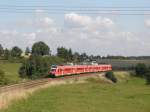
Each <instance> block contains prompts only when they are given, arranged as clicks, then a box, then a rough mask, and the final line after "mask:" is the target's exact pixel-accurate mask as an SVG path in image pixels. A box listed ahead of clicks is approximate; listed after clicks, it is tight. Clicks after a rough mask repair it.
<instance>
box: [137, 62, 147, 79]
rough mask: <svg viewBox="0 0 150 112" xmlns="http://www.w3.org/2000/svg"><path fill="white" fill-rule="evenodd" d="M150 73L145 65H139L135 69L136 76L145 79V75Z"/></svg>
mask: <svg viewBox="0 0 150 112" xmlns="http://www.w3.org/2000/svg"><path fill="white" fill-rule="evenodd" d="M148 71H149V69H148V67H147V66H146V65H145V64H144V63H139V64H137V65H136V67H135V72H136V76H138V77H145V74H146V73H147V72H148Z"/></svg>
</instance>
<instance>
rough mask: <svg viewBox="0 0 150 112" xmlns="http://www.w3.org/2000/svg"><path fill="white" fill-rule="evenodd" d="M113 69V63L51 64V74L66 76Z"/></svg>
mask: <svg viewBox="0 0 150 112" xmlns="http://www.w3.org/2000/svg"><path fill="white" fill-rule="evenodd" d="M110 70H112V66H111V65H74V66H56V65H53V66H51V70H50V72H49V74H50V75H51V76H55V77H58V76H64V75H72V74H81V73H92V72H93V73H94V72H105V71H110Z"/></svg>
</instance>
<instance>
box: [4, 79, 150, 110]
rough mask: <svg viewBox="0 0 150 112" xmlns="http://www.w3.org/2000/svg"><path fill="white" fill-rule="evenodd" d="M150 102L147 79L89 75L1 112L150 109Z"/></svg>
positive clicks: (14, 104) (149, 88)
mask: <svg viewBox="0 0 150 112" xmlns="http://www.w3.org/2000/svg"><path fill="white" fill-rule="evenodd" d="M120 79H121V78H120ZM149 105H150V86H148V85H145V80H144V79H140V78H134V77H130V78H127V79H126V80H124V81H119V82H118V83H117V84H108V83H104V82H103V83H102V82H101V81H100V80H98V79H88V82H87V83H80V84H68V85H59V86H54V87H49V88H47V89H42V90H39V91H37V92H35V93H34V94H32V95H30V96H29V97H28V98H27V99H22V100H20V101H17V102H15V103H13V104H12V105H11V106H10V107H9V108H8V109H6V110H4V111H2V112H150V106H149Z"/></svg>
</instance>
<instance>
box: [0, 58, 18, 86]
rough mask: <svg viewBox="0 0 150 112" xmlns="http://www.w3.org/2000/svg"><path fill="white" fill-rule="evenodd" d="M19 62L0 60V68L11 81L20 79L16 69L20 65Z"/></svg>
mask: <svg viewBox="0 0 150 112" xmlns="http://www.w3.org/2000/svg"><path fill="white" fill-rule="evenodd" d="M20 65H21V64H20V63H10V62H7V61H0V69H2V70H3V71H4V72H5V75H6V77H7V78H8V80H9V81H10V82H11V83H15V82H18V81H20V78H19V75H18V69H19V67H20Z"/></svg>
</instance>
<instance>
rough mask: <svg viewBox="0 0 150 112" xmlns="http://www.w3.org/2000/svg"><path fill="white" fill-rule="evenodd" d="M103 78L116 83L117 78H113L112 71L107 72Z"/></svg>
mask: <svg viewBox="0 0 150 112" xmlns="http://www.w3.org/2000/svg"><path fill="white" fill-rule="evenodd" d="M105 76H106V78H108V79H110V80H111V81H112V82H114V83H117V78H116V77H115V75H114V73H113V72H112V71H108V72H107V73H106V75H105Z"/></svg>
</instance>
